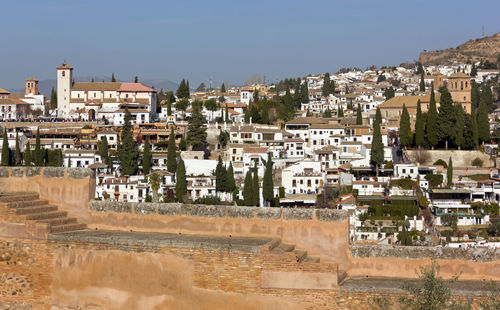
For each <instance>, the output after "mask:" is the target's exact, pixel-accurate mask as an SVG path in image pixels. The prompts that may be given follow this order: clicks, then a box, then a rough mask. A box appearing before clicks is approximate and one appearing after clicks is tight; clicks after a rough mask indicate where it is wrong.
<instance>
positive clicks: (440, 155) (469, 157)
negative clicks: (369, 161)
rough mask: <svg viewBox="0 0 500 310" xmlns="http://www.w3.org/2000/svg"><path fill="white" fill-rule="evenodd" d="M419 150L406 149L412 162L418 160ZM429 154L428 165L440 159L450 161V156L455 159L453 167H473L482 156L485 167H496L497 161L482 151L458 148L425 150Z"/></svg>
mask: <svg viewBox="0 0 500 310" xmlns="http://www.w3.org/2000/svg"><path fill="white" fill-rule="evenodd" d="M418 152H419V151H417V150H407V151H405V153H406V156H408V159H410V161H412V162H416V159H415V158H416V156H417V153H418ZM425 153H427V154H428V155H429V156H428V157H429V159H428V160H427V161H426V162H425V163H424V164H426V165H432V164H433V163H435V162H436V161H437V160H438V159H442V160H444V161H445V162H446V163H448V160H449V158H450V157H451V160H452V161H453V167H454V168H457V167H471V166H472V161H473V160H474V159H475V158H477V157H478V158H480V159H482V160H483V163H484V164H483V167H494V166H495V161H494V160H492V159H491V157H490V156H489V155H487V154H485V153H483V152H480V151H458V150H449V151H445V150H425Z"/></svg>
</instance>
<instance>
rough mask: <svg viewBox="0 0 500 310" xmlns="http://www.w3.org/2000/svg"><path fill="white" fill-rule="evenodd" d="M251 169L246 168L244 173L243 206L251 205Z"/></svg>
mask: <svg viewBox="0 0 500 310" xmlns="http://www.w3.org/2000/svg"><path fill="white" fill-rule="evenodd" d="M251 170H252V169H248V171H247V174H246V175H245V183H244V187H243V203H244V204H245V206H251V205H253V188H252V187H253V180H252V171H251Z"/></svg>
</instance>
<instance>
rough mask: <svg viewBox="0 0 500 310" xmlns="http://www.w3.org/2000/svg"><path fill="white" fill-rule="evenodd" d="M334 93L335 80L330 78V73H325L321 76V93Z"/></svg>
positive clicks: (324, 94)
mask: <svg viewBox="0 0 500 310" xmlns="http://www.w3.org/2000/svg"><path fill="white" fill-rule="evenodd" d="M334 93H335V81H332V80H330V73H328V72H327V73H325V77H324V78H323V87H322V88H321V95H323V96H325V97H326V96H329V95H331V94H334Z"/></svg>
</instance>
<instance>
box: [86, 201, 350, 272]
mask: <svg viewBox="0 0 500 310" xmlns="http://www.w3.org/2000/svg"><path fill="white" fill-rule="evenodd" d="M89 210H90V211H89V212H90V219H89V221H87V224H88V226H89V228H91V229H93V228H98V229H111V230H124V231H130V230H132V231H145V232H165V233H181V234H200V235H216V236H230V235H231V236H246V237H271V238H281V239H282V242H283V243H289V244H293V245H295V246H296V247H297V248H298V249H304V250H307V251H308V254H310V255H319V256H321V259H322V260H326V261H335V262H336V263H338V264H341V265H345V264H346V263H347V254H348V244H349V220H348V218H347V213H346V212H345V211H338V210H313V209H285V208H255V207H239V206H237V207H234V206H209V205H188V204H176V203H166V204H164V203H125V202H111V201H91V202H90V204H89Z"/></svg>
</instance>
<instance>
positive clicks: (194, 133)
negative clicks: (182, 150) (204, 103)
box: [187, 103, 207, 150]
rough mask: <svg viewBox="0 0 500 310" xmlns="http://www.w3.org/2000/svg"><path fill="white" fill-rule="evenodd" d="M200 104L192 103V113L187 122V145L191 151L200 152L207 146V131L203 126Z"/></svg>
mask: <svg viewBox="0 0 500 310" xmlns="http://www.w3.org/2000/svg"><path fill="white" fill-rule="evenodd" d="M204 123H205V121H204V119H203V115H202V114H201V104H196V103H193V113H192V114H191V118H190V119H189V120H188V126H187V129H188V132H187V143H188V144H189V145H191V146H192V148H193V150H202V149H203V148H204V147H205V145H206V144H207V129H206V128H205V126H204Z"/></svg>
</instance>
